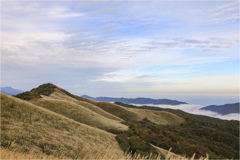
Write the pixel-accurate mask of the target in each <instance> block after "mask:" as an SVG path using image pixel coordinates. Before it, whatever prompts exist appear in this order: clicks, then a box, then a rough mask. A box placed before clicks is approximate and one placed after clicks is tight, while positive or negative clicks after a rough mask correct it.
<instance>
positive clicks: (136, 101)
mask: <svg viewBox="0 0 240 160" xmlns="http://www.w3.org/2000/svg"><path fill="white" fill-rule="evenodd" d="M82 97H84V98H88V99H92V100H95V101H100V102H122V103H127V104H164V105H179V104H187V103H186V102H180V101H176V100H170V99H151V98H111V97H96V98H94V97H90V96H87V95H82Z"/></svg>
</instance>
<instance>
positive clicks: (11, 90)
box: [1, 86, 24, 95]
mask: <svg viewBox="0 0 240 160" xmlns="http://www.w3.org/2000/svg"><path fill="white" fill-rule="evenodd" d="M1 92H3V93H5V94H7V95H17V94H19V93H22V92H24V91H22V90H18V89H14V88H12V87H9V86H7V87H1Z"/></svg>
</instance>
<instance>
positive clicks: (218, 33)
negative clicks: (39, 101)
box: [1, 0, 239, 103]
mask: <svg viewBox="0 0 240 160" xmlns="http://www.w3.org/2000/svg"><path fill="white" fill-rule="evenodd" d="M48 82H51V83H54V84H56V85H58V86H60V87H62V88H64V89H66V90H68V91H70V92H72V93H74V94H77V95H83V94H87V95H90V96H111V97H139V96H141V97H151V98H174V99H178V100H185V101H190V102H193V101H191V98H189V97H193V98H192V99H201V97H205V98H206V97H214V99H216V98H217V99H221V98H223V99H235V100H236V99H238V96H239V2H238V1H235V0H233V1H231V0H230V1H217V0H216V1H189V0H188V1H43V0H42V1H37V0H36V1H13V0H11V1H7V0H3V1H1V85H2V86H12V87H14V88H17V89H22V90H30V89H32V88H34V87H37V86H38V85H40V84H43V83H48ZM193 103H194V102H193Z"/></svg>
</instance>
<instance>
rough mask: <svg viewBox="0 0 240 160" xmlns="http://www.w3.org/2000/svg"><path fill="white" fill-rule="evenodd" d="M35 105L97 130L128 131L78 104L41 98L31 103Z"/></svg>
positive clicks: (119, 123)
mask: <svg viewBox="0 0 240 160" xmlns="http://www.w3.org/2000/svg"><path fill="white" fill-rule="evenodd" d="M30 102H31V103H33V104H36V105H38V106H41V107H43V108H46V109H48V110H51V111H53V112H56V113H59V114H62V115H64V116H66V117H68V118H71V119H73V120H75V121H77V122H81V123H84V124H87V125H90V126H93V127H96V128H100V129H104V130H109V129H112V130H127V129H128V126H126V125H123V124H121V121H119V120H113V119H109V118H107V117H105V116H102V115H100V114H98V113H96V112H94V111H92V110H90V109H88V108H85V107H83V106H82V105H79V104H77V103H74V102H71V101H67V100H59V99H50V98H40V99H34V100H31V101H30Z"/></svg>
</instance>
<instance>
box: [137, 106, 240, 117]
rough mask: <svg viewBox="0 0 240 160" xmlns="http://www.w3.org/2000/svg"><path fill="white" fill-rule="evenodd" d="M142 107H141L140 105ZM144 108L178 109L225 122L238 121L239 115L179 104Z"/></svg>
mask: <svg viewBox="0 0 240 160" xmlns="http://www.w3.org/2000/svg"><path fill="white" fill-rule="evenodd" d="M134 105H136V104H134ZM141 106H142V105H141ZM146 106H154V107H160V108H170V109H179V110H182V111H184V112H188V113H191V114H196V115H204V116H209V117H214V118H220V119H225V120H240V118H239V116H240V114H239V113H232V114H227V115H222V114H218V113H216V112H212V111H207V110H200V109H201V108H203V107H204V106H201V105H192V104H181V105H152V104H146Z"/></svg>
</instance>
